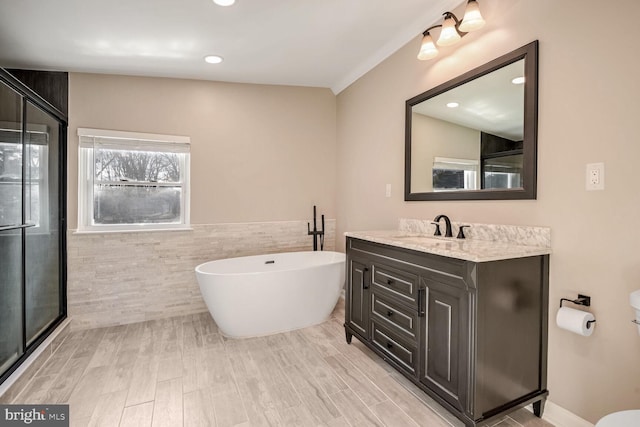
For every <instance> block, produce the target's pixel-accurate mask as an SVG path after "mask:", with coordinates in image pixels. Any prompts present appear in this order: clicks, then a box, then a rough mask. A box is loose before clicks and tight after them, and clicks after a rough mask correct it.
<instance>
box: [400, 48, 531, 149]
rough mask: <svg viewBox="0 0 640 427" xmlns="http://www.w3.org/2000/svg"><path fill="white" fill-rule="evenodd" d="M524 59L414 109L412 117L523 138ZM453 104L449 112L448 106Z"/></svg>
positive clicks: (504, 136) (514, 139)
mask: <svg viewBox="0 0 640 427" xmlns="http://www.w3.org/2000/svg"><path fill="white" fill-rule="evenodd" d="M523 76H524V59H521V60H519V61H516V62H514V63H512V64H509V65H507V66H504V67H502V68H499V69H497V70H494V71H492V72H490V73H489V74H485V75H483V76H481V77H478V78H476V79H474V80H471V81H469V82H467V83H465V84H463V85H460V86H457V87H455V88H453V89H449V90H447V91H446V92H444V93H441V94H439V95H437V96H434V97H432V98H429V99H427V100H425V101H422V102H421V103H419V104H416V105H414V106H413V108H412V111H413V112H414V113H418V114H422V115H425V116H429V117H433V118H436V119H439V120H444V121H445V122H449V123H454V124H457V125H459V126H464V127H467V128H470V129H475V130H479V131H482V132H487V133H490V134H493V135H498V136H501V137H503V138H507V139H511V140H513V141H522V139H523V138H524V85H522V84H518V85H516V84H513V83H512V80H513V79H514V78H516V77H523ZM451 102H453V103H455V104H456V107H454V108H451V107H449V106H448V105H447V104H448V103H451Z"/></svg>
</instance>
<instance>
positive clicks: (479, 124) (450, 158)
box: [411, 59, 524, 193]
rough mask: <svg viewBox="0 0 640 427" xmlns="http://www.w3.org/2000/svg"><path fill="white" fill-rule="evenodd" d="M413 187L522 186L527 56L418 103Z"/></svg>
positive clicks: (414, 189) (414, 116)
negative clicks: (525, 60)
mask: <svg viewBox="0 0 640 427" xmlns="http://www.w3.org/2000/svg"><path fill="white" fill-rule="evenodd" d="M411 123H412V126H411V142H412V143H411V173H412V176H411V192H414V193H415V192H420V193H422V192H428V191H458V190H477V189H481V188H522V166H523V159H522V141H523V136H524V135H523V133H524V59H521V60H520V61H517V62H514V63H513V64H510V65H507V66H505V67H503V68H500V69H498V70H496V71H494V72H492V73H489V74H486V75H484V76H482V77H479V78H477V79H475V80H472V81H470V82H468V83H466V84H464V85H461V86H458V87H456V88H454V89H451V90H449V91H447V92H445V93H442V94H440V95H438V96H435V97H433V98H430V99H427V100H426V101H423V102H421V103H419V104H416V105H414V106H413V107H412V120H411Z"/></svg>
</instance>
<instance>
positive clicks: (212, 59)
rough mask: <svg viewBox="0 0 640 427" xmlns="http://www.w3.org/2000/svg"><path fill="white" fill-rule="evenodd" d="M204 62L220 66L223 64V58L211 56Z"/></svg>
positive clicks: (206, 57)
mask: <svg viewBox="0 0 640 427" xmlns="http://www.w3.org/2000/svg"><path fill="white" fill-rule="evenodd" d="M204 60H205V62H208V63H209V64H219V63H221V62H222V57H221V56H218V55H209V56H205V57H204Z"/></svg>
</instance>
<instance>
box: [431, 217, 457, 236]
mask: <svg viewBox="0 0 640 427" xmlns="http://www.w3.org/2000/svg"><path fill="white" fill-rule="evenodd" d="M442 218H444V225H445V231H444V237H453V233H452V232H451V220H450V219H449V217H448V216H446V215H438V216H437V217H435V218H434V219H433V222H432V224H435V226H436V232H435V233H434V236H441V235H442V234H440V220H441V219H442Z"/></svg>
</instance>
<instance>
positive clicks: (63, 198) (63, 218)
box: [0, 68, 68, 385]
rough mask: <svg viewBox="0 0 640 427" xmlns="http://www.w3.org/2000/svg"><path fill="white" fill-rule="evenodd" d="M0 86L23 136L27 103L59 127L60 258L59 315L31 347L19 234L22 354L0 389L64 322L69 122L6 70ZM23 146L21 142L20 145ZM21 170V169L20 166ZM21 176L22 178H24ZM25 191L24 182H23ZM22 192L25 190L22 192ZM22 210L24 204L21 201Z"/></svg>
mask: <svg viewBox="0 0 640 427" xmlns="http://www.w3.org/2000/svg"><path fill="white" fill-rule="evenodd" d="M0 82H2V83H4V84H6V85H7V87H9V88H10V89H12V90H13V91H15V92H16V93H17V94H18V95H20V96H22V104H21V108H22V123H21V125H22V134H23V135H24V132H25V129H26V123H27V119H28V118H27V117H26V114H25V112H26V110H27V102H29V103H31V104H32V105H33V106H35V107H37V108H39V109H41V110H42V111H43V112H45V113H46V114H48V115H50V116H51V117H52V118H53V119H55V120H56V121H57V122H58V123H59V127H58V133H59V135H58V147H59V148H58V149H59V153H58V228H59V241H58V252H59V253H58V255H59V266H58V267H59V272H58V274H59V279H58V280H59V282H58V284H59V296H58V298H59V307H60V310H59V314H58V317H56V318H55V319H54V320H53V322H51V323H50V324H49V326H48V327H47V328H46V329H44V330H43V331H42V332H41V333H40V334H39V335H38V336H37V337H36V338H35V339H33V340H32V341H31V343H29V344H27V327H26V312H27V307H26V286H27V281H26V268H25V265H26V246H25V245H26V232H25V230H24V228H23V229H22V231H21V239H22V266H21V268H22V281H21V283H20V284H19V285H20V286H21V288H22V289H21V292H22V307H21V309H22V349H23V352H22V354H21V355H20V357H18V359H16V360H15V361H14V363H13V364H12V365H11V366H10V367H9V368H7V369H6V370H5V371H4V372H0V385H2V384H3V383H4V382H5V380H6V379H7V378H9V376H11V374H13V373H14V372H15V371H16V369H18V367H19V366H21V365H22V364H23V363H24V362H25V360H27V358H28V357H29V356H31V354H33V352H34V351H36V349H37V348H38V347H39V346H40V345H41V344H42V343H43V342H44V340H45V339H47V337H49V335H51V333H52V332H53V331H54V330H55V329H56V328H57V327H58V326H59V325H60V324H61V323H62V322H63V321H64V320H65V319H66V318H67V127H68V119H67V115H66V114H64V113H63V112H61V111H60V110H59V109H57V108H56V107H54V106H53V105H52V104H50V103H49V102H48V101H46V100H45V99H44V98H42V97H41V96H40V95H38V94H37V93H36V92H35V91H33V90H32V89H30V88H29V87H27V86H26V85H25V84H23V83H22V82H21V81H20V80H18V79H17V78H15V77H14V76H13V75H11V74H10V73H9V72H7V71H6V70H5V69H3V68H0ZM22 144H24V141H22ZM23 167H24V165H23ZM23 176H24V174H23ZM22 185H23V188H24V185H25V183H24V180H23V182H22ZM23 191H24V190H23ZM23 209H24V200H23Z"/></svg>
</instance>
